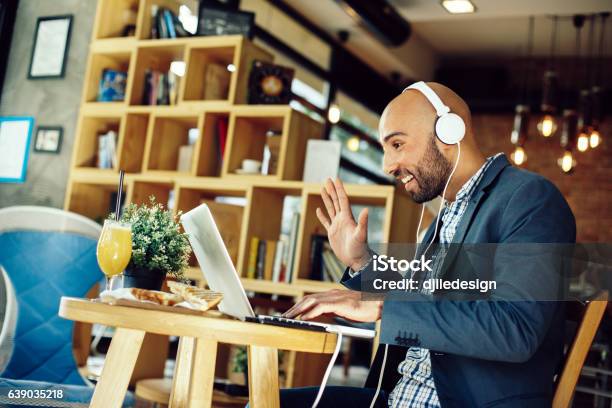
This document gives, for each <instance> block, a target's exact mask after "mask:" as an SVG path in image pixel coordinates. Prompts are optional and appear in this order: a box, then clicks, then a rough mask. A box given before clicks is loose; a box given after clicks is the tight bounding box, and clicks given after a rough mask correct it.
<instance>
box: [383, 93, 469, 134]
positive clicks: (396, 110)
mask: <svg viewBox="0 0 612 408" xmlns="http://www.w3.org/2000/svg"><path fill="white" fill-rule="evenodd" d="M427 85H428V86H429V87H430V88H431V89H432V90H433V91H434V92H435V93H436V94H437V95H438V97H439V98H440V99H441V100H442V103H444V105H446V106H448V107H449V108H450V110H451V112H453V113H456V114H457V115H459V116H460V117H461V119H463V122H464V123H465V132H466V135H465V136H466V138H468V137H469V138H472V137H473V134H472V114H471V113H470V108H469V107H468V106H467V104H466V103H465V101H464V100H463V99H462V98H461V97H460V96H459V95H457V94H456V93H455V92H454V91H453V90H452V89H450V88H448V87H446V86H444V85H442V84H439V83H437V82H427ZM395 117H397V118H401V120H403V121H406V122H413V123H422V122H429V123H431V126H430V127H431V131H432V133H433V131H434V126H435V120H436V118H437V116H436V110H435V108H434V107H433V105H432V104H431V102H429V100H428V99H427V98H426V97H425V95H423V94H422V93H421V92H420V91H419V90H417V89H406V90H405V91H404V92H402V93H401V94H399V95H398V96H396V97H395V98H394V99H393V100H392V101H391V102H389V104H388V105H387V107H386V108H385V110H384V111H383V114H382V116H381V118H380V126H379V131H380V138H381V142H383V141H384V138H385V137H386V136H387V134H386V133H384V132H383V129H382V126H383V125H384V124H385V121H386V120H392V119H396V118H395Z"/></svg>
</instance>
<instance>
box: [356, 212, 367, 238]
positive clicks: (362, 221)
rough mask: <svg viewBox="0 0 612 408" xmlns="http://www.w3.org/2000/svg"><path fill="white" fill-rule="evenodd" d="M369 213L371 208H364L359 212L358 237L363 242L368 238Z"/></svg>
mask: <svg viewBox="0 0 612 408" xmlns="http://www.w3.org/2000/svg"><path fill="white" fill-rule="evenodd" d="M368 214H369V210H368V209H367V208H364V209H363V210H361V212H360V213H359V219H358V221H357V239H358V240H359V241H361V242H365V241H367V239H368Z"/></svg>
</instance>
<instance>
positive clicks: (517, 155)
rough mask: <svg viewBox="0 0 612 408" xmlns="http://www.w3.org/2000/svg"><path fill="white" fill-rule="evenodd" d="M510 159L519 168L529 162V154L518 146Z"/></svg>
mask: <svg viewBox="0 0 612 408" xmlns="http://www.w3.org/2000/svg"><path fill="white" fill-rule="evenodd" d="M510 158H511V159H512V161H513V162H514V164H516V165H517V166H520V165H522V164H523V163H525V162H526V161H527V154H526V153H525V149H523V147H522V146H516V148H515V149H514V152H513V153H512V154H511V155H510Z"/></svg>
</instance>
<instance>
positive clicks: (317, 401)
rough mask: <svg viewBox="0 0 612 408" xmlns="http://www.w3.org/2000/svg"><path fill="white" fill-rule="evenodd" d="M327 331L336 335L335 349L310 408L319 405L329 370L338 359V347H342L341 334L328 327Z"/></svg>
mask: <svg viewBox="0 0 612 408" xmlns="http://www.w3.org/2000/svg"><path fill="white" fill-rule="evenodd" d="M328 330H329V331H330V332H331V333H336V335H337V336H338V339H337V340H336V348H335V349H334V354H332V357H331V360H329V364H328V365H327V369H326V370H325V374H324V375H323V381H322V382H321V386H320V387H319V392H318V393H317V398H316V399H315V402H314V403H313V404H312V408H316V407H317V405H319V401H321V397H322V396H323V391H325V385H326V384H327V380H328V379H329V375H330V374H331V370H332V368H333V367H334V363H335V362H336V359H337V358H338V353H339V352H340V346H341V345H342V332H341V331H340V330H335V329H334V328H333V327H329V328H328Z"/></svg>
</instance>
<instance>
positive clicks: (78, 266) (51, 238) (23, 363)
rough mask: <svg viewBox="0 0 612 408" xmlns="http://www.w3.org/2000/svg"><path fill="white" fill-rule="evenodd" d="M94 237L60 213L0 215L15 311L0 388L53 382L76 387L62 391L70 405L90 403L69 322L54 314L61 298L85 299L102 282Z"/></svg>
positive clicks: (0, 242)
mask: <svg viewBox="0 0 612 408" xmlns="http://www.w3.org/2000/svg"><path fill="white" fill-rule="evenodd" d="M19 219H21V220H22V226H19V225H18V224H19ZM81 219H82V220H81ZM33 224H34V225H33ZM34 229H38V230H34ZM41 229H44V230H41ZM99 232H100V227H99V226H98V225H97V224H95V223H93V222H92V221H91V220H88V219H86V218H84V217H81V216H79V215H76V214H71V213H67V212H65V211H61V210H56V209H47V208H40V207H21V208H18V207H12V208H8V209H2V210H0V265H2V266H3V267H4V269H5V270H6V274H7V275H8V277H9V279H10V281H11V282H12V286H13V288H14V292H15V297H16V299H17V309H18V313H17V324H16V328H15V333H14V338H13V344H14V345H13V352H12V355H11V356H10V359H9V360H8V364H7V365H6V368H5V369H4V371H3V372H1V373H0V377H3V378H2V379H0V388H2V387H3V386H9V385H10V384H12V385H14V384H15V380H17V383H19V384H22V385H23V386H24V387H31V386H32V384H42V383H46V384H47V385H49V386H50V384H49V383H53V384H54V385H55V384H62V385H66V386H76V387H67V388H65V389H66V390H67V393H66V395H68V396H70V397H71V398H74V399H73V400H71V401H72V402H83V401H89V399H90V398H91V395H92V393H93V387H91V384H90V383H89V382H87V381H86V380H85V379H84V378H83V377H82V376H81V375H80V374H79V371H78V367H77V365H76V362H75V360H74V355H73V349H72V335H73V328H74V322H73V321H70V320H65V319H62V318H60V317H59V316H58V315H57V312H58V307H59V302H60V298H61V297H62V296H74V297H84V296H85V295H86V294H87V292H88V291H89V290H90V288H91V287H92V286H93V285H94V284H96V283H97V282H99V281H100V280H101V279H102V277H103V275H102V272H101V271H100V269H99V268H98V264H97V260H96V243H97V241H96V240H97V236H98V235H99ZM32 381H33V382H41V383H31V382H32ZM7 384H9V385H7ZM79 386H80V387H79ZM5 389H6V388H5ZM68 391H70V392H68ZM127 399H128V400H131V399H132V398H131V396H129V397H128V398H127Z"/></svg>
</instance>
